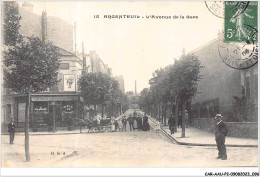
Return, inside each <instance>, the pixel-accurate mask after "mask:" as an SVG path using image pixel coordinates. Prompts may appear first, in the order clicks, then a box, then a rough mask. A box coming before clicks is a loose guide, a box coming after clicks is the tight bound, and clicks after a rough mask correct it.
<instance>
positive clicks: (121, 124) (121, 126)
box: [118, 120, 123, 132]
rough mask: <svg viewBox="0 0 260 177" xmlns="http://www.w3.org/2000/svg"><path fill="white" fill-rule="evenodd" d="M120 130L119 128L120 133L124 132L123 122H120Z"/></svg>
mask: <svg viewBox="0 0 260 177" xmlns="http://www.w3.org/2000/svg"><path fill="white" fill-rule="evenodd" d="M118 128H119V132H122V131H123V123H122V121H121V120H118Z"/></svg>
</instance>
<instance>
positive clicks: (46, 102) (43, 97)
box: [1, 2, 83, 131]
mask: <svg viewBox="0 0 260 177" xmlns="http://www.w3.org/2000/svg"><path fill="white" fill-rule="evenodd" d="M32 10H33V6H32V5H31V4H30V3H28V2H25V3H23V4H22V5H21V4H20V8H19V12H20V14H21V16H22V19H21V21H20V25H21V27H20V32H21V34H22V35H23V36H32V35H34V36H36V37H39V38H41V39H42V40H43V41H51V42H53V43H54V44H55V45H56V46H57V47H58V48H59V49H58V50H59V52H60V59H59V61H60V68H59V73H58V80H60V82H59V83H58V84H57V85H56V86H53V87H52V88H49V89H47V91H45V92H40V93H33V94H31V107H30V128H32V129H33V130H38V129H46V128H47V129H49V128H50V127H51V126H52V127H53V128H55V127H63V126H67V125H69V124H72V122H73V121H75V119H77V118H78V117H79V105H80V104H81V103H82V100H81V99H80V97H79V94H78V86H77V80H78V78H79V77H80V75H81V73H82V68H83V66H82V65H83V63H82V59H81V58H79V57H78V56H76V55H75V54H73V53H72V49H73V40H72V27H71V26H70V25H69V24H67V23H66V22H64V21H62V20H60V19H58V18H56V17H50V18H49V17H48V18H47V13H46V11H44V12H43V13H42V16H39V15H36V14H34V13H33V11H32ZM58 33H59V34H58ZM63 47H64V48H63ZM68 50H69V51H68ZM2 80H3V79H2ZM26 99H27V98H26V97H25V96H23V95H20V94H17V93H14V92H11V91H10V89H8V88H3V87H2V103H1V111H2V120H1V123H2V127H3V129H2V130H3V131H6V130H7V124H8V122H9V121H10V119H11V118H14V120H15V123H16V125H17V128H18V131H19V130H20V131H23V129H24V123H25V106H26Z"/></svg>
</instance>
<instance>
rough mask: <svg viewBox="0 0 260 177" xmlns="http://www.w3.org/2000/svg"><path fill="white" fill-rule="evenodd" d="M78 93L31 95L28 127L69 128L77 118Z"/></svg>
mask: <svg viewBox="0 0 260 177" xmlns="http://www.w3.org/2000/svg"><path fill="white" fill-rule="evenodd" d="M79 102H80V99H79V96H78V95H32V102H31V114H32V116H31V117H30V118H31V119H30V127H31V128H32V130H33V131H46V130H48V131H56V130H58V129H66V128H68V129H70V128H71V127H72V126H73V125H74V124H75V122H76V121H77V119H78V118H79V116H80V115H79V111H78V110H79V105H80V103H79Z"/></svg>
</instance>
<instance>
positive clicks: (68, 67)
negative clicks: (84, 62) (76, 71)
mask: <svg viewBox="0 0 260 177" xmlns="http://www.w3.org/2000/svg"><path fill="white" fill-rule="evenodd" d="M60 69H70V65H69V63H61V64H60Z"/></svg>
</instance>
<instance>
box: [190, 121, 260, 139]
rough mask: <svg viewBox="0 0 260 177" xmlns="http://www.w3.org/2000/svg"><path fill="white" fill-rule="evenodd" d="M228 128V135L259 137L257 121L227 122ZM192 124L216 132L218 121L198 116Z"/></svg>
mask: <svg viewBox="0 0 260 177" xmlns="http://www.w3.org/2000/svg"><path fill="white" fill-rule="evenodd" d="M226 125H227V128H228V136H232V137H239V138H254V139H257V138H258V123H257V122H226ZM191 126H193V127H195V128H199V129H202V130H206V131H208V132H212V133H213V132H215V127H216V122H215V120H214V118H196V119H192V120H191Z"/></svg>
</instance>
